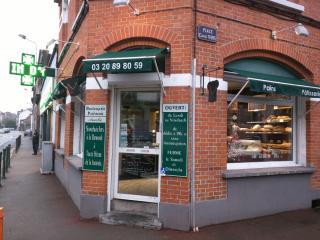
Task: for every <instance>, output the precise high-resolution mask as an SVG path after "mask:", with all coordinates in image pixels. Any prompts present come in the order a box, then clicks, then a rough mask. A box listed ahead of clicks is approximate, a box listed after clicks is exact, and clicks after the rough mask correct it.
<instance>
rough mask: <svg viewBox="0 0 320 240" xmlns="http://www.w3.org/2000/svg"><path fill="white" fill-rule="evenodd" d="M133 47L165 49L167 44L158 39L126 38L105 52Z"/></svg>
mask: <svg viewBox="0 0 320 240" xmlns="http://www.w3.org/2000/svg"><path fill="white" fill-rule="evenodd" d="M135 46H149V47H155V48H166V47H168V43H165V42H162V41H159V40H158V39H152V38H142V37H141V38H128V39H124V40H122V41H120V42H116V43H115V44H113V45H111V46H109V47H108V48H106V49H105V50H106V51H115V52H116V51H121V50H123V49H126V48H130V47H135Z"/></svg>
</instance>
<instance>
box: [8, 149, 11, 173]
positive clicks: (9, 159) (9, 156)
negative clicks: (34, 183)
mask: <svg viewBox="0 0 320 240" xmlns="http://www.w3.org/2000/svg"><path fill="white" fill-rule="evenodd" d="M7 153H8V157H7V161H8V167H9V168H11V144H9V145H8V147H7Z"/></svg>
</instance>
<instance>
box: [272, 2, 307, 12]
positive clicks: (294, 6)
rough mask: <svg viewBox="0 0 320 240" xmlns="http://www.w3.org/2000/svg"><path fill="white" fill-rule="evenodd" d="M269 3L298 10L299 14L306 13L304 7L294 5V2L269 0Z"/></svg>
mask: <svg viewBox="0 0 320 240" xmlns="http://www.w3.org/2000/svg"><path fill="white" fill-rule="evenodd" d="M269 1H270V2H273V3H275V4H277V5H281V6H284V7H287V8H290V9H293V10H296V11H298V12H304V6H303V5H300V4H297V3H293V2H290V1H288V0H269Z"/></svg>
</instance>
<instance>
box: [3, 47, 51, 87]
mask: <svg viewBox="0 0 320 240" xmlns="http://www.w3.org/2000/svg"><path fill="white" fill-rule="evenodd" d="M9 73H10V74H13V75H20V76H21V85H22V86H33V85H34V78H35V77H45V76H46V68H44V67H41V66H38V65H36V64H35V56H34V55H32V54H26V53H22V57H21V62H20V63H19V62H10V69H9Z"/></svg>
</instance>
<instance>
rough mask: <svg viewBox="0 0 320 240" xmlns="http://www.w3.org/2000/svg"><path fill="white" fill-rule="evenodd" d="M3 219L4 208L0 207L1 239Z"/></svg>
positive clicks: (0, 237) (1, 235)
mask: <svg viewBox="0 0 320 240" xmlns="http://www.w3.org/2000/svg"><path fill="white" fill-rule="evenodd" d="M3 219H4V210H3V208H2V207H0V240H3V222H4V221H3Z"/></svg>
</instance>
